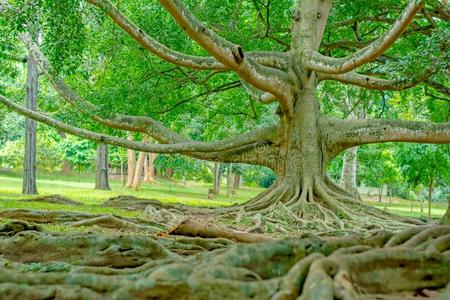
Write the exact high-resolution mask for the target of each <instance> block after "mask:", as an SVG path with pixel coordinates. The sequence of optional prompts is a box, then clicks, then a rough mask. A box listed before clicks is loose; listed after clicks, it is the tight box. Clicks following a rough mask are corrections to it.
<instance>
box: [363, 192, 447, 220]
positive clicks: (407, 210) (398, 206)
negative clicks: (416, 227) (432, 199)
mask: <svg viewBox="0 0 450 300" xmlns="http://www.w3.org/2000/svg"><path fill="white" fill-rule="evenodd" d="M363 201H364V202H366V203H367V204H369V205H372V206H374V207H376V208H379V209H384V210H387V211H388V212H390V213H393V214H396V215H401V216H405V217H414V218H420V217H427V216H428V203H427V202H424V203H423V212H421V210H420V203H419V202H418V201H413V202H412V203H411V201H409V200H405V199H400V198H393V200H392V203H389V200H388V199H382V202H381V203H380V202H378V200H375V199H374V197H371V198H368V197H363ZM411 204H412V210H411ZM446 210H447V203H444V202H443V203H431V217H432V218H434V219H439V218H441V217H442V216H443V215H444V213H445V211H446Z"/></svg>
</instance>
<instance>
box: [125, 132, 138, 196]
mask: <svg viewBox="0 0 450 300" xmlns="http://www.w3.org/2000/svg"><path fill="white" fill-rule="evenodd" d="M128 139H129V140H132V139H133V137H132V136H131V135H130V136H129V137H128ZM127 156H128V176H127V185H126V187H127V188H129V187H131V186H132V185H133V179H134V169H135V163H136V161H135V160H136V154H135V152H134V150H131V149H128V151H127Z"/></svg>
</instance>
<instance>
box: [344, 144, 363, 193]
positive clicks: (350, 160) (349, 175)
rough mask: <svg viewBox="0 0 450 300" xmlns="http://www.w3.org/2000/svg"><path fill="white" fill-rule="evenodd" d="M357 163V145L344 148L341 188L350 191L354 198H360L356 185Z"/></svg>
mask: <svg viewBox="0 0 450 300" xmlns="http://www.w3.org/2000/svg"><path fill="white" fill-rule="evenodd" d="M357 165H358V147H352V148H350V149H347V150H345V154H344V159H343V164H342V173H341V182H340V185H341V186H342V188H344V189H346V190H348V191H349V192H351V193H352V194H353V195H354V196H355V197H356V198H358V199H360V196H359V193H358V187H357V185H356V169H357Z"/></svg>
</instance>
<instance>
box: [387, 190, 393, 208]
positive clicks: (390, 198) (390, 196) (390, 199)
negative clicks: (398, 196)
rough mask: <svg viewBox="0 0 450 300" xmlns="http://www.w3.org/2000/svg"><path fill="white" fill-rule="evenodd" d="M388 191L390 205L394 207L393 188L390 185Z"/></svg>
mask: <svg viewBox="0 0 450 300" xmlns="http://www.w3.org/2000/svg"><path fill="white" fill-rule="evenodd" d="M387 189H388V191H389V205H392V186H390V185H388V186H387Z"/></svg>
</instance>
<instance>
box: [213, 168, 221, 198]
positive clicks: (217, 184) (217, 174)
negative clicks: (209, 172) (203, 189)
mask: <svg viewBox="0 0 450 300" xmlns="http://www.w3.org/2000/svg"><path fill="white" fill-rule="evenodd" d="M214 194H215V195H219V194H220V163H218V162H215V163H214Z"/></svg>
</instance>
